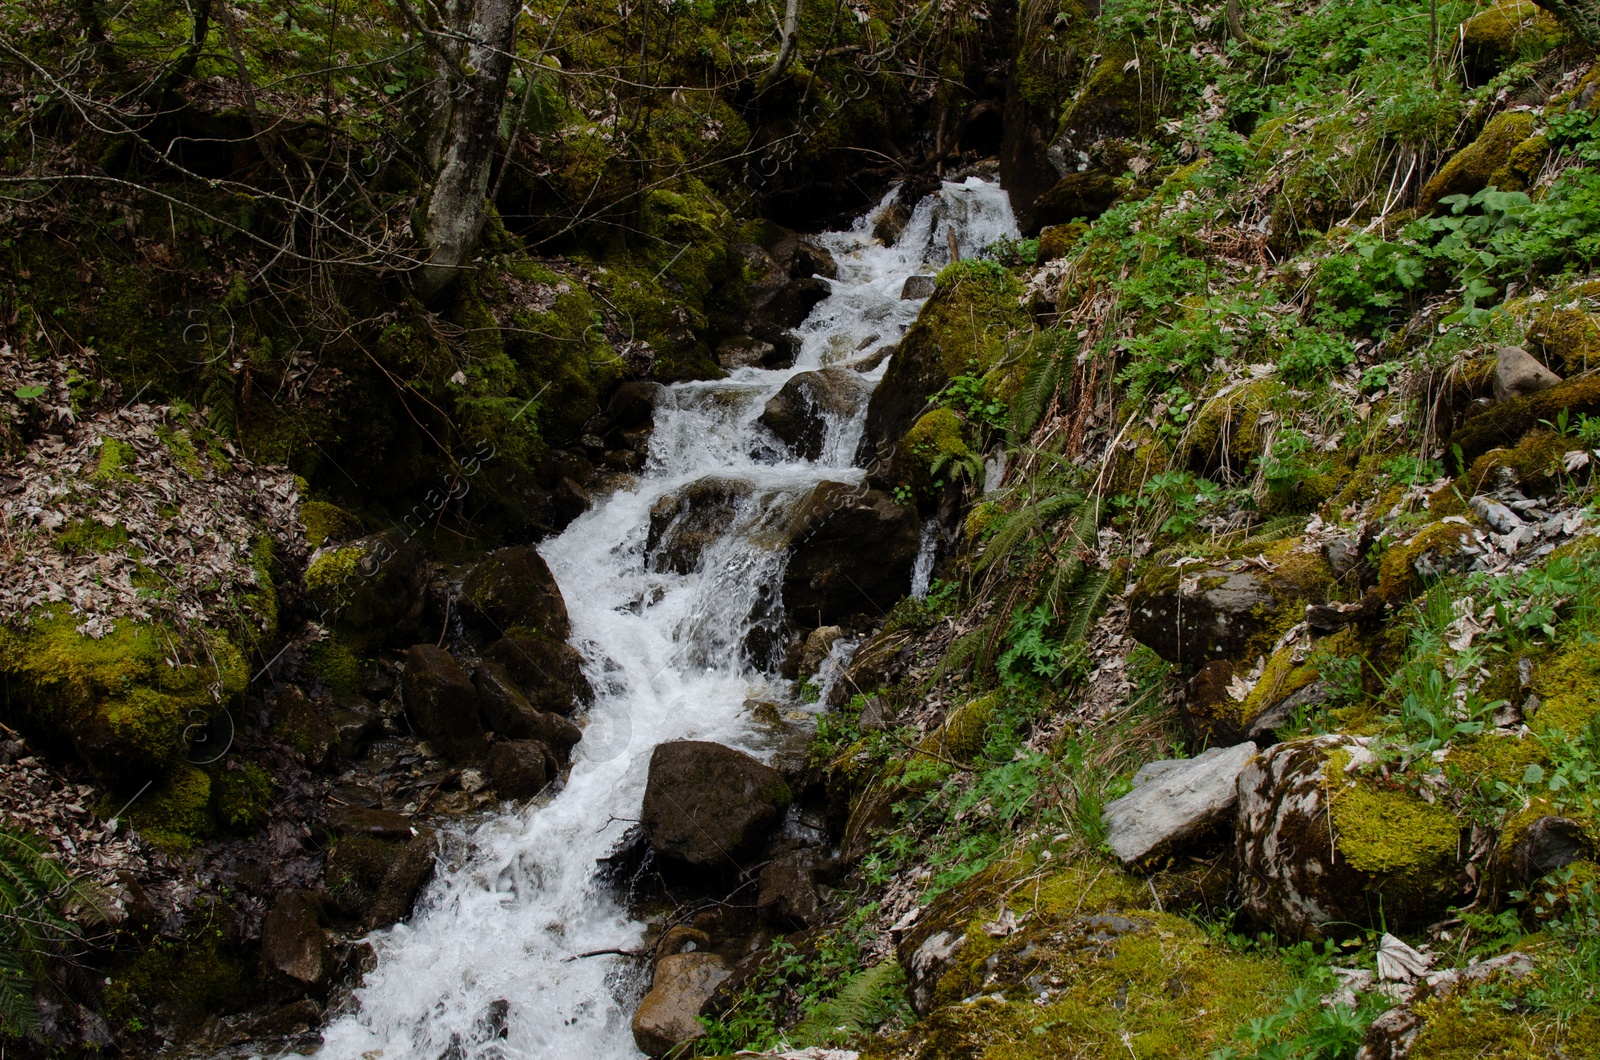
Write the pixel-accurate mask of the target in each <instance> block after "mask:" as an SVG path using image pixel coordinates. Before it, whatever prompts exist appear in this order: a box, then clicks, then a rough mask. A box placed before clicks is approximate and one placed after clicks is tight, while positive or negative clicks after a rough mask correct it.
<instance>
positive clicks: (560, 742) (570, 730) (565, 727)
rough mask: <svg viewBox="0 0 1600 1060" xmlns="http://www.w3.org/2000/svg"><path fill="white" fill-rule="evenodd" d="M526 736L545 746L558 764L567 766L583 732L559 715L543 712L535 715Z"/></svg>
mask: <svg viewBox="0 0 1600 1060" xmlns="http://www.w3.org/2000/svg"><path fill="white" fill-rule="evenodd" d="M526 735H527V736H528V737H529V738H530V739H533V740H536V741H538V742H539V743H541V744H543V745H544V747H545V748H546V749H548V750H549V751H550V753H551V754H553V755H554V756H555V759H556V761H557V762H559V763H560V764H562V765H566V764H567V760H568V759H569V758H571V757H572V749H573V748H574V747H576V746H577V745H578V741H580V740H582V739H583V730H582V729H580V728H578V727H577V726H576V725H574V724H573V723H572V722H570V721H568V720H567V719H566V718H563V717H562V716H561V715H559V714H551V713H548V712H541V713H539V714H536V715H534V717H533V719H532V724H530V725H529V726H528V731H527V734H526Z"/></svg>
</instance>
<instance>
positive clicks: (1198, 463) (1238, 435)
mask: <svg viewBox="0 0 1600 1060" xmlns="http://www.w3.org/2000/svg"><path fill="white" fill-rule="evenodd" d="M1282 393H1283V384H1281V383H1279V382H1277V381H1275V380H1271V379H1259V380H1255V381H1253V382H1249V383H1246V384H1244V385H1243V386H1239V387H1231V388H1229V389H1227V390H1226V391H1224V392H1223V393H1220V394H1217V395H1216V396H1214V397H1212V398H1210V399H1208V400H1207V401H1206V402H1205V403H1204V404H1202V405H1201V406H1200V409H1199V411H1198V412H1197V413H1196V414H1195V418H1194V422H1193V424H1192V425H1191V426H1190V428H1189V429H1188V430H1187V431H1186V432H1185V433H1184V437H1183V443H1182V444H1183V445H1184V448H1185V452H1186V454H1187V455H1186V457H1185V459H1186V460H1187V461H1188V463H1189V466H1190V467H1191V468H1192V469H1193V470H1194V471H1195V472H1197V473H1199V474H1216V473H1219V472H1220V473H1222V474H1226V475H1233V476H1238V475H1243V474H1245V473H1247V472H1248V471H1249V470H1250V468H1251V466H1252V465H1253V464H1254V462H1255V460H1256V459H1257V458H1258V457H1259V456H1260V455H1261V451H1262V447H1263V446H1264V445H1265V444H1266V436H1267V431H1266V430H1265V429H1264V428H1263V427H1262V424H1261V416H1262V414H1263V413H1265V412H1268V411H1269V410H1270V409H1271V408H1272V404H1273V402H1274V401H1275V400H1276V399H1277V398H1278V397H1279V396H1280V395H1281V394H1282Z"/></svg>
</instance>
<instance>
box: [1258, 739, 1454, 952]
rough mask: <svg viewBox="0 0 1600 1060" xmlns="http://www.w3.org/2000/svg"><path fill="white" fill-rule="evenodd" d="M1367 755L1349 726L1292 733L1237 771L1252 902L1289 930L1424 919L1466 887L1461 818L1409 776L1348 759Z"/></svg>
mask: <svg viewBox="0 0 1600 1060" xmlns="http://www.w3.org/2000/svg"><path fill="white" fill-rule="evenodd" d="M1365 754H1366V752H1365V748H1364V745H1363V743H1362V741H1360V740H1356V739H1353V738H1350V737H1345V736H1322V737H1311V738H1307V739H1301V740H1292V741H1289V742H1287V743H1281V744H1278V745H1276V746H1274V747H1271V748H1269V749H1267V750H1266V751H1265V752H1263V753H1262V754H1261V755H1260V756H1258V757H1257V758H1256V759H1255V760H1254V761H1252V762H1251V763H1250V765H1249V766H1247V767H1246V769H1245V772H1244V773H1243V774H1242V775H1241V776H1240V778H1239V816H1238V820H1237V822H1236V824H1235V832H1234V834H1235V850H1236V853H1237V856H1238V865H1239V887H1240V892H1241V896H1242V899H1243V906H1244V909H1245V911H1246V912H1248V913H1249V914H1250V916H1251V917H1253V918H1254V919H1255V920H1257V921H1259V922H1260V923H1263V924H1267V925H1270V926H1271V927H1272V928H1273V929H1274V930H1276V931H1277V932H1278V933H1279V934H1280V935H1283V936H1285V937H1288V938H1301V937H1310V938H1316V937H1320V936H1322V935H1324V934H1327V933H1329V932H1338V931H1344V930H1352V929H1355V928H1357V927H1359V926H1361V925H1367V924H1378V923H1380V922H1385V921H1386V922H1387V923H1388V924H1389V925H1391V926H1395V925H1403V924H1407V923H1418V922H1425V921H1426V920H1427V918H1429V917H1434V916H1436V915H1437V914H1439V913H1441V912H1442V911H1443V909H1444V908H1445V907H1446V906H1447V905H1448V904H1449V903H1450V902H1451V901H1452V900H1457V899H1458V898H1459V894H1458V886H1457V879H1456V873H1457V864H1456V859H1457V853H1458V850H1459V848H1460V841H1461V821H1460V820H1458V819H1457V817H1456V815H1455V814H1454V813H1453V812H1452V811H1451V810H1450V809H1448V808H1447V807H1445V806H1443V805H1438V804H1431V803H1428V802H1426V801H1424V800H1423V799H1422V798H1421V797H1420V796H1419V795H1418V794H1417V793H1416V792H1415V791H1412V790H1411V789H1409V788H1407V787H1405V786H1404V785H1403V784H1400V783H1395V782H1390V781H1384V780H1382V779H1380V778H1376V777H1371V776H1368V775H1366V774H1364V773H1363V772H1361V771H1360V770H1359V769H1351V768H1348V767H1349V766H1350V765H1351V763H1352V762H1354V761H1356V756H1357V755H1365ZM1290 850H1292V851H1294V854H1293V856H1292V857H1285V856H1284V852H1285V851H1290Z"/></svg>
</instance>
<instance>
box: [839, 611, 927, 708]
mask: <svg viewBox="0 0 1600 1060" xmlns="http://www.w3.org/2000/svg"><path fill="white" fill-rule="evenodd" d="M911 640H912V637H911V633H910V632H909V631H907V630H903V629H890V630H884V631H883V632H880V633H876V634H874V635H873V636H871V637H868V638H867V639H866V641H864V642H863V643H862V644H861V646H860V647H858V648H856V650H855V654H854V655H852V656H851V657H850V665H849V666H847V667H845V671H844V675H843V676H842V677H841V678H840V679H839V680H838V681H835V682H834V685H833V688H832V689H831V690H830V691H829V693H828V705H829V706H831V707H842V706H844V704H845V703H847V702H848V701H849V699H850V697H851V696H854V695H858V694H863V695H864V694H869V693H872V692H876V691H878V689H880V688H882V687H883V686H884V685H885V684H887V683H888V681H889V679H890V676H891V674H892V673H893V672H894V670H895V667H896V663H897V661H898V660H899V659H900V656H901V653H902V652H904V651H905V650H906V649H907V648H908V647H910V646H911Z"/></svg>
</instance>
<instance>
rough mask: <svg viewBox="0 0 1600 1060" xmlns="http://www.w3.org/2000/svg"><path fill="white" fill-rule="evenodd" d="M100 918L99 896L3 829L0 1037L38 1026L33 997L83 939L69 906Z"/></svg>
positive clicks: (31, 842)
mask: <svg viewBox="0 0 1600 1060" xmlns="http://www.w3.org/2000/svg"><path fill="white" fill-rule="evenodd" d="M72 899H76V900H77V902H76V904H77V905H78V906H79V907H80V908H81V909H82V910H83V912H84V914H86V915H87V916H88V918H89V919H91V920H94V919H98V918H99V915H100V914H99V909H100V902H99V896H98V895H97V894H96V892H95V891H94V889H93V888H90V887H87V886H84V885H82V884H80V883H77V882H75V881H74V880H73V879H72V877H71V876H70V875H68V873H67V871H66V870H65V869H64V868H62V866H61V863H60V862H59V861H57V860H55V859H54V858H52V857H50V856H49V852H48V848H47V847H46V846H45V844H44V843H43V842H42V841H40V840H38V839H36V838H34V837H32V836H29V835H26V834H25V833H23V832H20V831H17V830H16V829H14V828H11V827H8V826H0V1037H8V1038H17V1037H21V1036H23V1035H26V1034H31V1033H32V1032H33V1031H34V1030H36V1029H37V1027H38V1025H39V1010H38V1008H37V1006H36V1004H35V1002H34V991H35V989H36V988H37V986H38V983H39V981H40V979H41V978H42V977H43V976H44V973H45V969H46V967H47V965H48V964H49V962H50V960H51V959H52V958H54V957H56V956H59V955H61V954H62V953H64V952H65V951H66V950H67V949H68V947H70V946H71V945H72V944H73V943H77V942H80V941H81V940H82V938H83V934H82V930H81V929H80V928H79V927H78V925H77V924H75V923H73V922H72V921H70V920H68V919H67V918H66V917H65V916H63V915H62V909H63V908H64V907H65V905H66V904H67V902H68V901H69V900H72Z"/></svg>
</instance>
